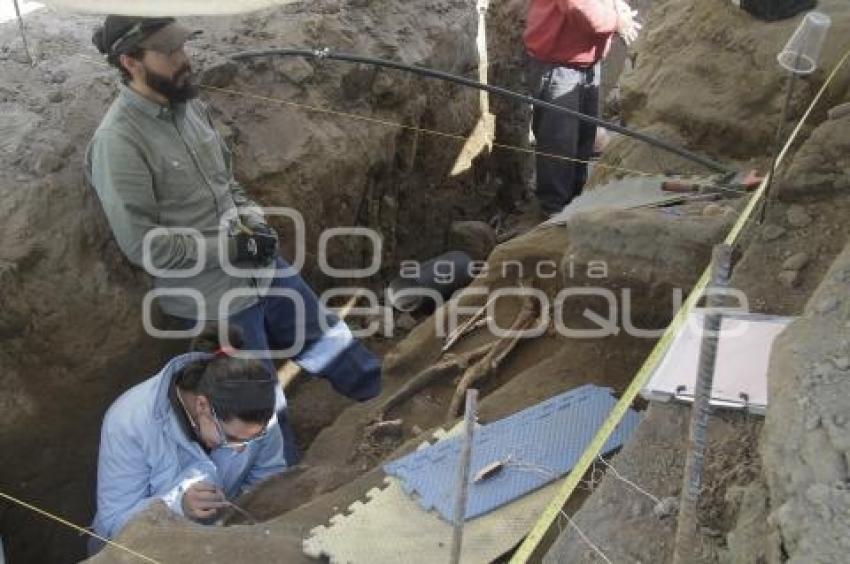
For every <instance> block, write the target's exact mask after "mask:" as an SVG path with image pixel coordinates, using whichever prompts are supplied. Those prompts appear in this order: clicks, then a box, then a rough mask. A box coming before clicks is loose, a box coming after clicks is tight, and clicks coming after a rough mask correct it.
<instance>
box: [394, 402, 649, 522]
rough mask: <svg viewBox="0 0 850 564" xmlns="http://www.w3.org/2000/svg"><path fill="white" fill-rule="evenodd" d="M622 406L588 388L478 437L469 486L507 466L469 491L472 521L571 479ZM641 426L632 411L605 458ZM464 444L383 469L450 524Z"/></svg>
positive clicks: (449, 444)
mask: <svg viewBox="0 0 850 564" xmlns="http://www.w3.org/2000/svg"><path fill="white" fill-rule="evenodd" d="M615 404H616V400H615V399H614V397H613V396H612V395H611V390H609V389H607V388H599V387H597V386H592V385H586V386H582V387H580V388H577V389H575V390H572V391H570V392H567V393H564V394H561V395H559V396H555V397H553V398H550V399H549V400H546V401H544V402H542V403H540V404H537V405H535V406H533V407H530V408H528V409H526V410H524V411H520V412H519V413H516V414H514V415H511V416H510V417H506V418H505V419H500V420H498V421H495V422H493V423H490V424H489V425H482V426H481V427H479V429H478V430H477V431H476V432H475V435H474V440H473V448H472V464H471V467H470V478H472V477H474V476H476V474H478V472H479V471H480V470H481V469H483V468H485V467H486V466H489V465H490V464H492V463H494V462H497V461H501V462H503V463H504V464H503V468H502V470H501V472H499V473H497V474H495V475H494V476H492V477H490V478H487V479H484V480H480V481H478V482H473V483H472V484H470V486H469V501H468V504H467V508H466V515H465V517H466V519H471V518H473V517H477V516H479V515H483V514H485V513H487V512H489V511H492V510H494V509H496V508H497V507H500V506H502V505H504V504H506V503H508V502H510V501H512V500H514V499H517V498H519V497H521V496H523V495H525V494H527V493H528V492H531V491H533V490H536V489H538V488H540V487H542V486H544V485H546V484H548V483H549V482H552V481H553V480H556V479H557V478H559V477H560V476H562V475H564V474H566V473H567V472H569V471H570V470H571V469H572V467H573V466H574V465H575V463H576V462H578V459H579V457H580V456H581V454H582V452H583V451H584V449H585V447H586V446H587V445H588V444H589V443H590V441H591V440H592V439H593V437H594V435H595V434H596V432H597V431H598V430H599V427H600V426H601V425H602V423H603V421H605V419H606V417H607V416H608V413H609V412H610V411H611V409H612V408H613V407H614V405H615ZM639 421H640V418H639V416H638V414H637V413H636V412H634V411H632V410H629V411H628V413H627V414H626V415H625V417H623V420H622V421H621V422H620V424H619V425H618V426H617V428H616V429H615V431H614V432H613V433H612V435H611V437H610V438H609V439H608V441H607V442H606V443H605V445H604V447H603V454H604V453H607V452H610V451H612V450H614V449H615V448H617V447H619V446H620V445H622V444H623V443H624V442H625V441H626V440H627V439H628V438H629V437H630V436H631V434H632V432H633V431H634V430H635V428H636V427H637V424H638V423H639ZM460 448H461V439H460V437H453V438H451V439H446V440H444V441H440V442H438V443H437V444H435V445H433V446H430V447H428V448H425V449H422V450H418V451H416V452H414V453H411V454H409V455H407V456H405V457H402V458H400V459H398V460H396V461H393V462H390V463H389V464H386V465H385V466H384V470H385V471H386V472H387V473H388V474H391V475H393V476H396V477H398V478H399V479H400V480H401V481H402V485H403V487H404V490H405V491H406V492H407V493H409V494H414V493H415V494H416V496H417V500H418V502H419V503H420V505H421V506H422V507H423V508H424V509H426V510H430V509H435V510H436V511H437V512H438V513H439V514H440V515H441V516H442V517H443V518H444V519H446V520H447V521H449V522H451V521H452V520H453V512H454V496H455V491H456V482H457V465H458V460H459V458H460Z"/></svg>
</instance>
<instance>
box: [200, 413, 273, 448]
mask: <svg viewBox="0 0 850 564" xmlns="http://www.w3.org/2000/svg"><path fill="white" fill-rule="evenodd" d="M210 411H211V412H212V417H213V421H214V422H215V426H216V429H218V435H219V437H221V444H220V445H218V446H220V447H221V448H229V449H233V450H242V449H245V448H247V447H248V446H249V445H251V444H252V443H254V442H256V441H259V440H260V439H262V438H263V437H265V436H266V435H267V434H268V432H269V427H270V426H271V424H272V423H273V422H274V421H275V419H276V416H275V415H272V418H271V420H270V421H269V422H268V423H267V424H266V426H265V427H263V429H262V430H261V431H260V432H259V433H257V434H256V435H254V436H253V437H251V438H249V439H239V438H234V437H231V436H230V435H228V434H227V432H225V430H224V426H223V425H222V421H221V419H219V418H218V415H216V412H215V408H214V407H213V406H212V404H210Z"/></svg>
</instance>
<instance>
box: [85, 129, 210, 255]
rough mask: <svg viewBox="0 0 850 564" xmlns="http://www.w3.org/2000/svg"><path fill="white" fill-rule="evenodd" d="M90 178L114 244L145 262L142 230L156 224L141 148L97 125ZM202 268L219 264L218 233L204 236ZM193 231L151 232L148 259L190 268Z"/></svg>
mask: <svg viewBox="0 0 850 564" xmlns="http://www.w3.org/2000/svg"><path fill="white" fill-rule="evenodd" d="M90 150H91V155H90V159H91V183H92V185H93V186H94V189H95V191H96V192H97V194H98V197H99V198H100V201H101V204H102V205H103V210H104V212H105V213H106V217H107V219H108V220H109V225H110V227H111V228H112V233H113V234H114V235H115V240H116V241H117V242H118V246H119V247H120V248H121V250H122V251H123V252H124V254H125V255H126V256H127V258H128V259H129V260H130V262H132V263H133V264H135V265H137V266H141V267H144V261H143V256H142V255H143V241H144V236H145V234H146V233H147V232H148V231H150V230H151V229H154V228H156V227H161V226H160V225H159V217H158V215H159V214H158V204H157V202H156V199H155V197H154V191H153V177H152V176H151V172H150V169H149V168H148V165H147V163H146V162H145V159H144V157H143V156H142V152H141V151H140V150H139V148H138V147H137V146H136V144H135V143H134V142H133V141H132V140H131V139H130V138H129V137H127V136H125V135H123V134H121V133H119V132H117V131H114V130H109V129H106V130H100V131H98V132H97V134H96V135H95V138H94V140H93V141H92V145H91V149H90ZM186 227H191V226H186ZM204 240H205V242H206V245H205V247H206V249H205V255H206V257H205V258H206V260H205V262H204V268H205V269H209V268H213V267H216V266H218V264H219V260H218V244H219V243H218V237H217V236H216V237H209V236H208V237H205V238H204ZM198 257H199V245H198V242H197V240H196V238H195V237H192V236H191V235H188V234H185V233H175V232H171V231H169V232H168V233H167V234H163V235H160V236H157V237H154V238H153V241H152V244H151V256H150V264H152V265H153V266H154V267H156V268H159V269H175V270H182V269H189V268H191V267H193V266H194V265H196V264H197V261H198Z"/></svg>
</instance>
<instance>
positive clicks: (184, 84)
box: [145, 65, 198, 104]
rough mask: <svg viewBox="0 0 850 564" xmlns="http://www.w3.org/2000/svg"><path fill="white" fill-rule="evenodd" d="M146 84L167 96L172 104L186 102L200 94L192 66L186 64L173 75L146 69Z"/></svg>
mask: <svg viewBox="0 0 850 564" xmlns="http://www.w3.org/2000/svg"><path fill="white" fill-rule="evenodd" d="M145 84H147V86H148V87H149V88H150V89H151V90H154V91H155V92H159V93H160V94H162V95H163V96H165V97H166V98H167V99H168V101H169V102H170V103H172V104H178V103H181V102H186V101H188V100H191V99H192V98H196V97H197V96H198V87H197V86H196V85H195V84H194V83H193V82H192V67H190V66H189V65H185V66H183V67H182V68H180V70H178V71H177V72H176V73H174V76H173V77H169V76H165V75H162V74H159V73H157V72H154V71H152V70H150V69H148V68H146V69H145Z"/></svg>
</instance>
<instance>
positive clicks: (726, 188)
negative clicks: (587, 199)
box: [80, 55, 741, 193]
mask: <svg viewBox="0 0 850 564" xmlns="http://www.w3.org/2000/svg"><path fill="white" fill-rule="evenodd" d="M80 58H82V59H84V60H87V61H90V62H91V63H94V64H95V65H98V66H102V67H108V66H109V65H108V64H107V63H104V62H103V61H98V60H97V59H93V58H91V57H87V56H85V55H81V56H80ZM200 86H201V88H203V89H204V90H208V91H210V92H219V93H221V94H227V95H230V96H236V97H243V98H253V99H255V100H260V101H263V102H269V103H273V104H278V105H283V106H289V107H292V108H297V109H299V110H306V111H310V112H317V113H323V114H327V115H332V116H335V117H343V118H347V119H353V120H359V121H364V122H367V123H372V124H375V125H381V126H384V127H391V128H394V129H405V130H409V131H414V132H416V133H420V132H421V133H425V134H428V135H433V136H436V137H443V138H447V139H453V140H456V141H460V142H462V143H465V142H466V141H467V136H465V135H461V134H458V133H447V132H445V131H437V130H436V129H429V128H427V127H419V126H417V125H408V124H404V123H399V122H395V121H392V120H388V119H383V118H377V117H373V116H366V115H362V114H354V113H351V112H345V111H342V110H333V109H330V108H323V107H321V106H315V105H312V104H304V103H301V102H293V101H291V100H284V99H282V98H275V97H272V96H263V95H262V94H253V93H251V92H245V91H242V90H234V89H232V88H222V87H219V86H211V85H209V84H202V85H200ZM490 145H491V146H492V147H494V148H497V149H504V150H508V151H515V152H518V153H525V154H528V155H534V156H541V157H545V158H548V159H555V160H560V161H567V162H574V163H579V164H587V165H590V164H592V165H593V166H595V167H599V168H605V169H608V170H613V171H616V172H623V173H627V174H634V175H636V176H644V177H654V176H659V175H660V174H662V173H660V172H647V171H644V170H637V169H633V168H628V167H624V166H617V165H610V164H607V163H604V162H601V161H591V160H587V159H579V158H577V157H569V156H565V155H556V154H554V153H547V152H545V151H538V150H537V149H533V148H530V147H521V146H518V145H510V144H507V143H499V142H491V143H490ZM668 176H675V175H668ZM689 183H690V184H692V185H693V186H702V187H707V188H715V189H717V190H720V191H728V192H735V193H741V190H739V189H736V188H734V187H729V186H723V185H718V184H715V183H712V182H705V181H699V180H694V181H692V182H689Z"/></svg>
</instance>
